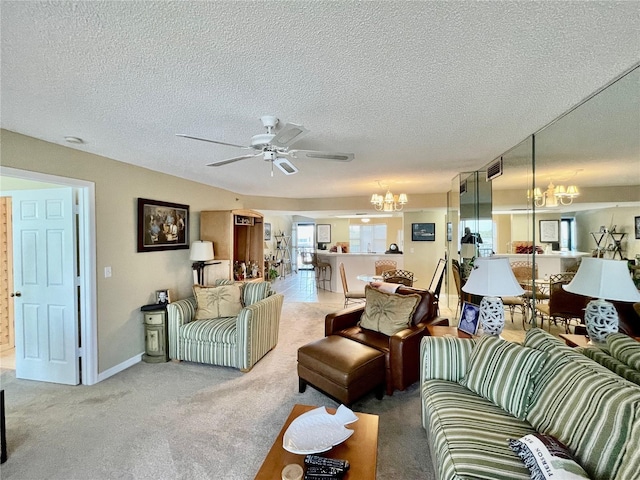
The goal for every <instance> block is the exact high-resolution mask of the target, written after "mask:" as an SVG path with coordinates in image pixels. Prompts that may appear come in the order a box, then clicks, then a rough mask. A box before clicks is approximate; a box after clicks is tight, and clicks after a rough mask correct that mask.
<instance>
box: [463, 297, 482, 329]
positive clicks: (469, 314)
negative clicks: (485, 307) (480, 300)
mask: <svg viewBox="0 0 640 480" xmlns="http://www.w3.org/2000/svg"><path fill="white" fill-rule="evenodd" d="M479 324H480V307H479V306H477V305H474V304H472V303H467V302H464V304H463V305H462V312H460V320H459V321H458V330H460V331H463V332H465V333H468V334H469V335H475V334H476V332H477V331H478V325H479Z"/></svg>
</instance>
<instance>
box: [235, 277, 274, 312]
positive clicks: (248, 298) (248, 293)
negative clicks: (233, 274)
mask: <svg viewBox="0 0 640 480" xmlns="http://www.w3.org/2000/svg"><path fill="white" fill-rule="evenodd" d="M271 293H272V292H271V282H264V281H263V282H247V283H245V284H244V287H243V293H242V299H243V300H242V302H243V304H244V306H245V307H248V306H249V305H253V304H254V303H256V302H259V301H260V300H264V299H265V298H267V297H268V296H269V295H271Z"/></svg>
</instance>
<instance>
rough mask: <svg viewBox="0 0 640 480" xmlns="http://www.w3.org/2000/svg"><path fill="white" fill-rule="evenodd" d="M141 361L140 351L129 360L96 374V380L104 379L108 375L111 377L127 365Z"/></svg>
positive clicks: (127, 366) (130, 365)
mask: <svg viewBox="0 0 640 480" xmlns="http://www.w3.org/2000/svg"><path fill="white" fill-rule="evenodd" d="M141 361H142V353H139V354H137V355H134V356H133V357H131V358H130V359H129V360H125V361H124V362H122V363H120V364H118V365H116V366H115V367H111V368H110V369H109V370H105V371H104V372H102V373H99V374H98V382H101V381H102V380H106V379H107V378H109V377H113V376H114V375H115V374H116V373H120V372H122V371H123V370H126V369H127V368H129V367H132V366H133V365H135V364H136V363H140V362H141Z"/></svg>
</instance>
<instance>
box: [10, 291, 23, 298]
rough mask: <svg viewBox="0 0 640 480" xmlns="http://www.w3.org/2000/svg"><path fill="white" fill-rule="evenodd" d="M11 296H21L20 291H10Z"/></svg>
mask: <svg viewBox="0 0 640 480" xmlns="http://www.w3.org/2000/svg"><path fill="white" fill-rule="evenodd" d="M11 296H12V297H21V296H22V293H20V292H16V293H11Z"/></svg>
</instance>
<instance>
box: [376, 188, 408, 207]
mask: <svg viewBox="0 0 640 480" xmlns="http://www.w3.org/2000/svg"><path fill="white" fill-rule="evenodd" d="M407 202H408V199H407V194H406V193H401V194H400V195H394V194H393V193H391V192H390V191H389V190H387V193H385V195H384V197H383V196H382V195H380V194H378V193H374V194H373V195H371V204H372V205H373V207H374V208H375V209H376V210H378V211H382V212H397V211H399V210H402V207H404V205H405V204H406V203H407Z"/></svg>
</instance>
